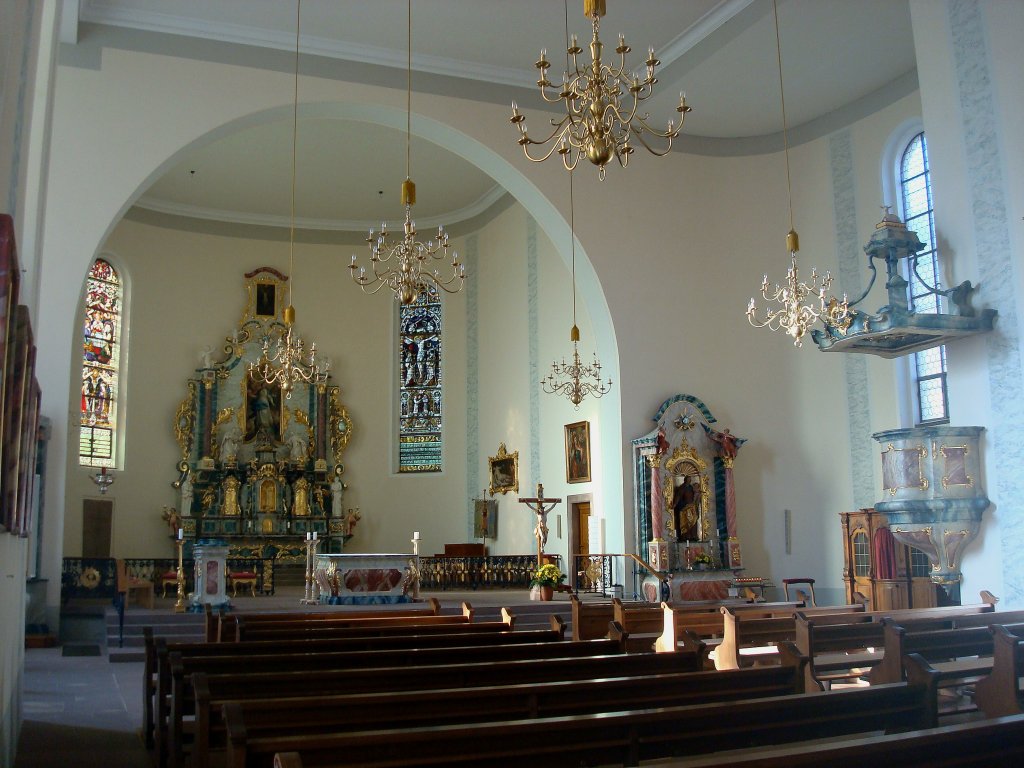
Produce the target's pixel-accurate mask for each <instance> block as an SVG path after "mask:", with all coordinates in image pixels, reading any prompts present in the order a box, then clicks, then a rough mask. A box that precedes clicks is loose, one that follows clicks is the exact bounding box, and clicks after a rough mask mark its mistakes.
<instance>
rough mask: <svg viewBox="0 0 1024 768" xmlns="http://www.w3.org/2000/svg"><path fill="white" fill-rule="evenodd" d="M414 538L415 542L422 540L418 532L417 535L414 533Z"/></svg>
mask: <svg viewBox="0 0 1024 768" xmlns="http://www.w3.org/2000/svg"><path fill="white" fill-rule="evenodd" d="M412 538H413V540H414V541H419V540H420V532H419V531H416V532H415V533H413V535H412Z"/></svg>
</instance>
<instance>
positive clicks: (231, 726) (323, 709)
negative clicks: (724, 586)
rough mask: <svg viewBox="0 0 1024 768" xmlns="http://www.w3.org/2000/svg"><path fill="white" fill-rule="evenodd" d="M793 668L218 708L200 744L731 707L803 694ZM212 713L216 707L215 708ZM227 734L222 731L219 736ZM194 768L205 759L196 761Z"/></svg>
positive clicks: (236, 749) (237, 748) (240, 745)
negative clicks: (664, 708) (616, 712)
mask: <svg viewBox="0 0 1024 768" xmlns="http://www.w3.org/2000/svg"><path fill="white" fill-rule="evenodd" d="M801 683H802V678H801V676H800V675H799V674H798V670H797V669H796V668H795V667H781V666H780V667H771V668H767V667H766V668H763V669H747V670H735V671H733V672H724V673H718V672H691V673H673V674H663V675H637V676H632V677H612V678H603V679H597V680H576V681H565V680H563V681H556V682H548V683H528V684H516V685H505V686H480V687H475V688H444V689H438V690H420V691H403V692H400V693H397V694H396V693H386V694H379V693H371V694H340V695H334V696H309V697H289V698H272V699H266V698H263V699H243V700H234V701H229V702H225V703H224V704H223V707H222V709H223V715H222V720H223V722H220V720H218V718H217V717H216V716H215V717H214V719H213V722H212V723H211V724H210V731H209V734H208V735H207V736H206V737H205V738H204V735H201V734H197V738H196V741H197V750H196V751H197V752H198V750H199V744H200V743H201V742H203V743H205V744H207V745H209V746H210V747H221V746H223V745H225V744H226V742H227V734H228V733H230V734H232V741H233V748H232V753H233V754H234V760H235V762H236V763H237V764H239V765H242V764H244V763H245V762H246V760H245V757H244V753H245V741H246V740H248V739H252V738H256V737H261V738H263V737H268V736H281V735H289V734H300V733H324V732H346V731H360V730H376V729H391V728H409V727H423V726H430V725H446V724H448V725H450V724H453V723H478V722H490V721H496V720H515V719H522V718H536V717H554V716H561V715H575V714H586V713H594V712H604V711H612V710H616V709H618V708H620V707H621V706H622V705H623V703H624V702H628V703H629V706H630V707H631V708H634V709H639V708H649V707H657V706H670V705H671V706H681V705H683V704H700V703H710V702H720V701H733V700H742V699H751V698H761V697H765V696H783V695H786V694H793V693H800V692H802V686H801ZM214 709H216V707H214ZM225 729H226V730H225ZM193 764H194V765H199V766H205V765H206V764H207V760H206V759H205V758H204V757H202V756H198V755H197V759H195V760H194V761H193Z"/></svg>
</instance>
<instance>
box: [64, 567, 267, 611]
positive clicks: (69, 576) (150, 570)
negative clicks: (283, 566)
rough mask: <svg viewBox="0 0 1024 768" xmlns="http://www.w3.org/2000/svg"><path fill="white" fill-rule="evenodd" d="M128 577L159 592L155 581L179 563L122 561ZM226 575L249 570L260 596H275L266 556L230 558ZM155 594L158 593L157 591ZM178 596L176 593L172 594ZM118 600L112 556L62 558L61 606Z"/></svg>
mask: <svg viewBox="0 0 1024 768" xmlns="http://www.w3.org/2000/svg"><path fill="white" fill-rule="evenodd" d="M124 564H125V568H126V570H127V572H128V577H129V578H132V579H141V580H143V581H152V582H153V584H154V587H155V588H156V589H157V590H159V588H160V583H159V581H158V579H159V577H160V576H161V575H162V574H165V573H169V572H172V571H176V570H177V568H178V561H177V560H176V559H173V558H169V557H167V558H125V559H124ZM227 567H228V572H229V573H241V572H243V571H251V572H254V573H255V574H256V590H257V591H258V592H260V593H262V594H267V595H272V594H274V561H273V559H272V558H266V557H240V558H232V557H229V558H228V560H227ZM182 570H183V571H184V575H185V591H186V592H191V591H193V590H194V589H195V585H194V583H193V571H194V570H195V563H194V561H193V560H192V559H191V558H186V559H185V560H184V561H183V569H182ZM157 594H160V592H159V591H158V592H157ZM175 594H177V592H175ZM82 598H86V599H104V600H111V601H115V600H116V599H117V560H115V559H114V558H112V557H65V558H64V561H63V563H62V567H61V603H67V601H68V600H71V599H82Z"/></svg>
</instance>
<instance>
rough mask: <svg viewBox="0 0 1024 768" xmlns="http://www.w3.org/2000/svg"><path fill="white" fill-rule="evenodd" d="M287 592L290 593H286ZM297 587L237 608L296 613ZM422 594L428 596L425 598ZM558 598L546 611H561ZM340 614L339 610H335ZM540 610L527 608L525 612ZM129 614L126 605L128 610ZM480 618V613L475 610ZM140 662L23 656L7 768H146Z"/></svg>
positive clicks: (523, 597) (514, 597)
mask: <svg viewBox="0 0 1024 768" xmlns="http://www.w3.org/2000/svg"><path fill="white" fill-rule="evenodd" d="M289 592H293V593H292V594H289ZM301 596H302V594H301V589H300V588H294V590H292V589H288V590H284V589H282V590H279V591H278V594H277V595H275V596H273V597H257V598H251V597H250V598H239V599H238V600H237V601H235V607H236V609H237V610H284V609H287V610H297V609H299V605H298V602H299V598H301ZM426 596H427V597H429V596H431V595H426ZM433 596H436V597H437V598H438V599H439V600H441V602H442V606H443V608H442V610H443V612H445V613H454V612H456V611H457V610H458V609H459V605H460V604H461V602H462V601H464V600H465V601H469V602H470V603H471V604H472V605H473V607H474V608H477V609H485V608H494V607H497V606H514V605H516V604H520V605H524V606H525V605H526V604H527V601H528V595H527V593H526V591H525V590H515V591H509V592H505V591H500V590H487V591H483V590H481V591H479V592H467V593H459V592H443V593H436V594H434V595H433ZM568 602H569V598H568V595H566V594H557V595H556V596H555V602H554V603H552V604H549V605H551V607H553V608H556V610H559V611H560V612H564V611H566V610H567V608H568ZM173 605H174V603H173V600H170V599H168V600H166V601H161V600H158V601H157V610H158V611H160V610H165V611H168V612H171V611H173ZM339 608H340V609H341V610H344V608H343V607H339ZM539 608H540V605H539V604H537V603H533V604H532V605H530V609H531V612H532V611H536V610H537V609H539ZM133 610H137V609H135V608H134V607H129V611H133ZM480 612H481V613H483V611H480ZM142 668H143V665H142V663H141V662H125V663H118V664H111V663H110V659H109V657H108V656H107V653H106V649H105V648H101V654H100V655H99V656H65V655H63V649H62V648H61V647H57V648H38V649H29V650H27V651H25V675H24V688H23V692H24V695H23V701H22V711H23V715H24V719H23V722H22V728H21V735H20V737H19V740H18V752H17V757H16V760H15V764H14V768H63V767H64V766H67V767H68V768H150V766H152V765H154V761H153V759H152V756H151V755H150V753H149V752H147V751H146V749H145V746H144V745H143V742H142V737H141V730H142Z"/></svg>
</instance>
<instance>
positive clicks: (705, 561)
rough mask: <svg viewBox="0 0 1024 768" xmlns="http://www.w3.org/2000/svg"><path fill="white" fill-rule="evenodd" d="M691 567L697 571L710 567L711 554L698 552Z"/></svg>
mask: <svg viewBox="0 0 1024 768" xmlns="http://www.w3.org/2000/svg"><path fill="white" fill-rule="evenodd" d="M693 567H694V568H695V569H696V570H698V571H705V570H707V569H709V568H710V567H711V555H709V554H708V553H707V552H698V553H697V556H696V557H694V558H693Z"/></svg>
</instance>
